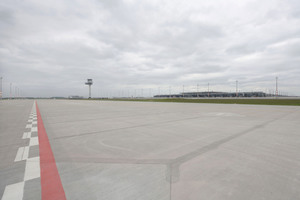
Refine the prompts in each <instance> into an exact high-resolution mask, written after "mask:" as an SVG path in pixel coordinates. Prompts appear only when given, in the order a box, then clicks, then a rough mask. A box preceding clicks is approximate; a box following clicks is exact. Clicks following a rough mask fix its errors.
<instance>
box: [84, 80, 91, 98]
mask: <svg viewBox="0 0 300 200" xmlns="http://www.w3.org/2000/svg"><path fill="white" fill-rule="evenodd" d="M85 84H86V85H88V86H89V99H90V98H91V86H92V85H93V79H87V82H86V83H85Z"/></svg>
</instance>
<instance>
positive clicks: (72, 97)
mask: <svg viewBox="0 0 300 200" xmlns="http://www.w3.org/2000/svg"><path fill="white" fill-rule="evenodd" d="M69 99H83V96H77V95H75V96H69Z"/></svg>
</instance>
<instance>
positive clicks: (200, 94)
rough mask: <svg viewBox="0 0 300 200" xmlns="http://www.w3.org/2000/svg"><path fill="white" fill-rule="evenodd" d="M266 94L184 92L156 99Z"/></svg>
mask: <svg viewBox="0 0 300 200" xmlns="http://www.w3.org/2000/svg"><path fill="white" fill-rule="evenodd" d="M268 96H272V95H270V94H266V93H264V92H238V93H236V92H184V93H180V94H162V95H155V96H154V97H156V98H183V97H184V98H208V97H215V98H216V97H219V98H220V97H221V98H222V97H268Z"/></svg>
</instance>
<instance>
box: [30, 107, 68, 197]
mask: <svg viewBox="0 0 300 200" xmlns="http://www.w3.org/2000/svg"><path fill="white" fill-rule="evenodd" d="M36 112H37V121H38V138H39V150H40V167H41V187H42V200H48V199H49V200H53V199H56V200H65V199H66V195H65V191H64V188H63V186H62V183H61V180H60V177H59V174H58V171H57V167H56V163H55V159H54V156H53V152H52V150H51V146H50V143H49V139H48V136H47V133H46V130H45V127H44V124H43V120H42V117H41V113H40V111H39V108H38V105H37V103H36Z"/></svg>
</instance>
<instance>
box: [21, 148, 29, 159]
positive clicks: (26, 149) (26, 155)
mask: <svg viewBox="0 0 300 200" xmlns="http://www.w3.org/2000/svg"><path fill="white" fill-rule="evenodd" d="M28 154H29V146H26V147H24V152H23V156H22V160H27V159H28Z"/></svg>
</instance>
